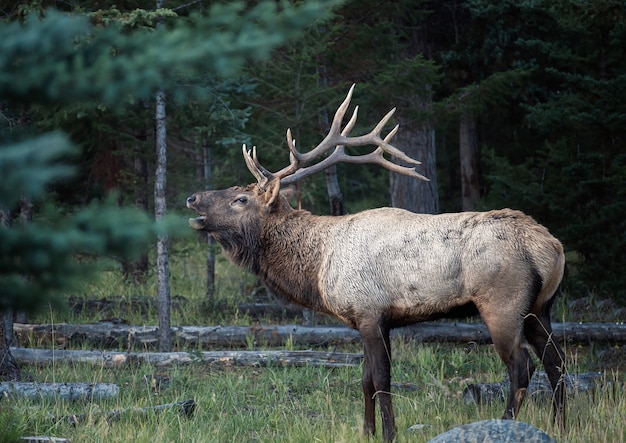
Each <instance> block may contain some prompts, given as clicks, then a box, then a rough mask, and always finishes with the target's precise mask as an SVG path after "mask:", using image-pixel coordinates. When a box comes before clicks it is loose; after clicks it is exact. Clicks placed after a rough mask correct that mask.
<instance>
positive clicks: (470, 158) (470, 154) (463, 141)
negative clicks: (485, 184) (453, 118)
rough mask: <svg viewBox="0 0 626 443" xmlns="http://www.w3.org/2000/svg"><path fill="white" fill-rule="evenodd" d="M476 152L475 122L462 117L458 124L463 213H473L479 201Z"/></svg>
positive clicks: (469, 117) (467, 117)
mask: <svg viewBox="0 0 626 443" xmlns="http://www.w3.org/2000/svg"><path fill="white" fill-rule="evenodd" d="M478 152H479V151H478V136H477V134H476V122H475V120H474V119H473V118H472V117H471V116H469V115H463V116H462V117H461V120H460V122H459V157H460V162H461V204H462V209H463V211H474V210H476V209H477V208H478V202H479V200H480V188H479V184H478V177H479V171H478V164H479V162H478Z"/></svg>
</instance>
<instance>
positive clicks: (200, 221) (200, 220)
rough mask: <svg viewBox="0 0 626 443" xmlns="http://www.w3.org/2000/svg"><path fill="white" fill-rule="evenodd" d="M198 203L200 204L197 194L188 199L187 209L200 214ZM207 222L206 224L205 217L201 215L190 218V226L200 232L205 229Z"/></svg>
mask: <svg viewBox="0 0 626 443" xmlns="http://www.w3.org/2000/svg"><path fill="white" fill-rule="evenodd" d="M197 202H198V197H197V195H196V194H194V195H192V196H191V197H188V198H187V207H188V208H189V209H193V210H194V211H196V212H198V208H197V207H196V206H195V204H196V203H197ZM205 222H206V217H205V216H204V215H200V216H199V217H192V218H190V219H189V226H191V227H192V228H193V229H196V230H198V231H200V230H202V229H203V228H204V224H205Z"/></svg>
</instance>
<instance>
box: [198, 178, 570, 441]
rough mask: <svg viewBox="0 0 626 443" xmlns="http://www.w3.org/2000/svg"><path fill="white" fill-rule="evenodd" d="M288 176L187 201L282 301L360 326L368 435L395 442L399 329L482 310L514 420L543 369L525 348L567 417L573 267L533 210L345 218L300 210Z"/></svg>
mask: <svg viewBox="0 0 626 443" xmlns="http://www.w3.org/2000/svg"><path fill="white" fill-rule="evenodd" d="M279 187H280V182H279V180H278V179H274V180H271V181H270V182H269V183H268V184H267V186H266V187H265V191H262V190H260V189H259V187H257V186H256V185H250V186H248V187H245V188H240V187H235V188H229V189H225V190H221V191H208V192H202V193H197V194H194V195H193V196H191V197H190V198H189V199H188V200H187V205H188V207H189V208H191V209H194V210H196V211H197V212H198V214H199V215H200V216H201V217H202V218H199V219H195V220H190V222H191V224H192V226H193V227H194V228H196V229H202V230H205V231H208V232H211V233H212V234H213V235H214V236H215V238H216V240H217V241H218V242H219V243H220V244H221V245H222V247H223V249H224V252H225V253H226V255H227V256H228V257H229V258H230V259H231V260H232V261H233V262H234V263H236V264H238V265H240V266H243V267H244V268H246V269H248V270H249V271H251V272H253V273H255V274H257V275H259V276H260V277H261V278H262V279H263V280H264V281H265V283H266V284H267V286H268V287H269V288H270V289H271V290H272V291H273V292H275V293H276V294H277V295H279V296H280V297H282V298H284V299H286V300H289V301H293V302H296V303H299V304H301V305H303V306H307V307H309V308H311V309H315V310H317V311H321V312H325V313H328V314H330V315H333V316H335V317H337V318H339V319H341V320H343V321H344V322H345V323H346V324H348V325H349V326H350V327H352V328H355V329H358V330H359V332H360V334H361V337H362V341H363V346H364V354H365V361H364V368H363V393H364V399H365V420H364V432H365V433H366V434H373V433H374V432H375V415H374V411H375V403H374V402H375V398H376V397H378V399H379V402H380V407H381V415H382V423H383V437H384V439H385V440H387V441H389V440H392V439H393V438H394V436H395V423H394V415H393V408H392V404H391V396H390V394H389V390H390V387H391V377H390V365H391V348H390V341H389V331H390V329H392V328H395V327H398V326H402V325H406V324H411V323H416V322H420V321H425V320H429V319H434V318H440V317H445V316H449V315H455V314H458V313H460V312H461V313H464V312H478V313H479V314H480V315H481V318H482V319H483V321H484V322H485V324H486V325H487V327H488V329H489V332H490V334H491V337H492V339H493V342H494V345H495V348H496V350H497V352H498V353H499V354H500V356H501V358H502V360H503V361H504V363H505V364H506V366H507V370H508V372H509V376H510V380H511V392H510V395H509V398H508V401H507V406H506V409H505V413H504V417H505V418H516V417H517V414H518V411H519V407H520V405H521V403H522V400H523V398H524V395H523V393H524V392H525V389H526V388H527V386H528V383H529V380H530V377H531V376H532V373H533V371H534V364H533V362H532V360H531V358H530V356H529V354H528V351H527V350H526V347H525V346H524V344H525V343H526V342H528V343H529V344H530V346H531V347H532V348H533V349H534V351H535V352H536V354H537V355H538V356H539V358H540V359H541V360H542V362H543V364H544V367H545V369H546V372H547V373H548V376H549V378H550V382H551V384H552V387H553V390H554V401H553V405H554V412H555V414H554V415H555V418H557V419H558V421H559V423H560V424H561V425H562V426H564V425H565V413H564V409H565V385H564V382H563V375H564V371H565V366H564V355H563V351H562V350H561V348H560V347H559V346H558V344H557V343H555V342H553V341H552V337H551V325H550V306H551V304H552V301H553V297H554V294H555V292H556V289H557V287H558V285H559V283H560V281H561V278H562V275H563V266H564V258H563V249H562V247H561V244H560V243H559V241H558V240H556V239H555V238H554V237H552V236H551V235H550V234H549V232H548V230H547V229H546V228H545V227H543V226H541V225H539V224H538V223H536V222H535V221H534V220H533V219H532V218H531V217H529V216H527V215H525V214H523V213H521V212H519V211H514V210H510V209H503V210H499V211H489V212H482V213H481V212H468V213H459V214H441V215H423V214H414V213H410V212H408V211H404V210H400V209H393V208H381V209H374V210H370V211H364V212H361V213H358V214H354V215H347V216H342V217H324V216H314V215H312V214H310V213H309V212H307V211H298V210H294V209H292V208H291V207H290V206H289V204H288V203H287V200H286V199H285V198H284V197H281V196H280V195H279Z"/></svg>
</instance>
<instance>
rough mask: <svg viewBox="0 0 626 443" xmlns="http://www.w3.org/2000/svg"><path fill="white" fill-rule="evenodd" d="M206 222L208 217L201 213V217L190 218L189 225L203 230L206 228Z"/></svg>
mask: <svg viewBox="0 0 626 443" xmlns="http://www.w3.org/2000/svg"><path fill="white" fill-rule="evenodd" d="M205 222H206V217H205V216H204V215H201V216H200V217H193V218H190V219H189V226H191V227H192V228H194V229H197V230H201V229H202V228H204V223H205Z"/></svg>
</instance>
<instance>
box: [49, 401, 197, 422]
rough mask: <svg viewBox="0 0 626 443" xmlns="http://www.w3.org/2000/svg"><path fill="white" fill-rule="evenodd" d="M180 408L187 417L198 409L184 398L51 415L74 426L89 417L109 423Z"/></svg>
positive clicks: (56, 419) (58, 420)
mask: <svg viewBox="0 0 626 443" xmlns="http://www.w3.org/2000/svg"><path fill="white" fill-rule="evenodd" d="M172 409H175V410H178V412H179V413H180V414H181V415H183V416H185V417H187V418H191V417H192V416H193V413H194V412H195V410H196V402H195V401H193V400H184V401H177V402H174V403H167V404H163V405H156V406H147V407H144V408H140V407H135V408H123V409H113V410H110V411H104V412H95V413H93V412H92V413H91V414H75V415H63V416H60V417H59V416H50V419H51V420H52V421H53V422H55V423H61V422H65V423H68V424H70V425H72V426H77V425H80V424H84V423H86V422H88V421H89V419H94V418H95V419H104V420H106V421H107V422H108V423H111V422H113V421H115V420H119V419H120V417H121V416H122V415H125V414H131V413H132V414H147V413H159V412H162V411H167V410H172Z"/></svg>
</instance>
